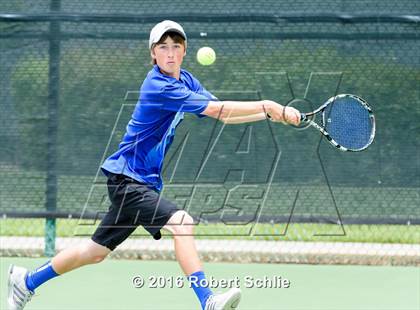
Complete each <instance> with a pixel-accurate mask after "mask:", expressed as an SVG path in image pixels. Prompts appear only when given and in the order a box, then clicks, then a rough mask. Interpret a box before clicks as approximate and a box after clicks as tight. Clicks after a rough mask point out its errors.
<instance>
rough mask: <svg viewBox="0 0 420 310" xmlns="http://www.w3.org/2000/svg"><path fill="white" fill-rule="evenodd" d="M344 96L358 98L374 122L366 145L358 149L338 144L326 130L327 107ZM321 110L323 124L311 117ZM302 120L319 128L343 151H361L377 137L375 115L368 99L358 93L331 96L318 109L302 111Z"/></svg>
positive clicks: (329, 140) (330, 141)
mask: <svg viewBox="0 0 420 310" xmlns="http://www.w3.org/2000/svg"><path fill="white" fill-rule="evenodd" d="M344 97H351V98H353V99H356V100H357V101H358V102H359V103H360V104H361V105H362V106H363V107H364V108H365V109H366V110H367V111H368V113H369V119H370V121H371V123H372V131H371V133H370V137H369V140H368V143H366V145H364V146H363V147H361V148H358V149H349V148H346V147H344V146H342V145H340V144H338V143H337V142H336V141H335V140H334V139H333V138H332V137H331V136H330V134H329V133H328V132H327V131H326V130H325V124H326V121H327V118H328V117H327V116H326V115H325V109H326V108H327V106H328V105H330V104H333V103H334V101H335V100H337V99H340V98H344ZM319 112H322V126H320V125H319V124H317V123H315V122H314V121H313V120H312V119H310V118H309V117H310V116H315V115H316V114H318V113H319ZM300 120H301V122H305V123H307V124H308V125H310V126H312V127H314V128H316V129H318V130H319V131H320V132H321V134H322V135H323V136H324V137H325V138H326V139H327V140H328V142H329V143H331V144H332V145H333V146H334V147H336V148H337V149H339V150H340V151H343V152H360V151H363V150H365V149H366V148H367V147H369V145H371V144H372V142H373V140H374V138H375V133H376V127H375V116H374V115H373V112H372V109H371V107H370V106H369V104H368V103H367V102H366V100H364V99H362V98H360V97H358V96H356V95H352V94H340V95H336V96H334V97H331V98H330V99H328V100H327V101H326V102H325V103H324V104H323V105H321V106H320V107H319V108H318V109H316V110H314V111H312V112H308V113H301V115H300Z"/></svg>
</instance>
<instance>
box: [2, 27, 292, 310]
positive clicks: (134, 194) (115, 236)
mask: <svg viewBox="0 0 420 310" xmlns="http://www.w3.org/2000/svg"><path fill="white" fill-rule="evenodd" d="M149 49H150V54H151V57H152V62H153V68H152V69H151V70H150V72H149V73H148V74H147V76H146V79H145V80H144V82H143V85H142V86H141V91H140V98H139V101H138V103H137V105H136V107H135V109H134V112H133V114H132V117H131V120H130V121H129V123H128V125H127V128H126V133H125V135H124V137H123V140H122V142H121V143H120V145H119V148H118V150H117V151H116V152H115V153H114V154H113V155H111V156H110V157H109V158H108V159H107V160H106V161H105V162H104V163H103V165H102V171H103V172H104V174H105V175H106V176H107V177H108V181H107V185H108V194H109V197H110V200H111V202H112V205H111V206H110V208H109V210H108V212H107V214H106V215H105V217H104V218H103V220H102V221H101V223H100V225H99V226H98V228H97V230H96V231H95V232H94V234H93V236H92V238H91V240H89V241H88V242H86V243H84V244H80V245H78V246H75V247H72V248H68V249H65V250H63V251H61V252H59V253H58V254H57V255H56V256H55V257H54V258H52V260H51V261H48V262H47V263H45V264H44V265H42V266H41V267H39V268H37V269H35V270H33V271H32V272H29V271H28V270H27V269H25V268H22V267H17V266H13V265H11V266H10V269H9V279H8V286H9V294H8V304H9V308H10V309H23V308H24V307H25V304H26V303H27V302H28V301H29V300H30V299H31V297H32V296H33V294H34V292H35V290H36V288H37V287H39V286H40V285H41V284H43V283H45V282H46V281H48V280H50V279H52V278H54V277H56V276H58V275H62V274H64V273H66V272H69V271H71V270H74V269H76V268H78V267H81V266H83V265H87V264H93V263H99V262H101V261H103V260H104V259H105V257H106V256H107V255H108V254H109V253H110V252H111V251H113V250H114V249H115V248H116V247H117V246H118V245H119V244H121V243H122V242H123V241H124V240H125V239H127V238H128V237H129V236H130V235H131V233H133V232H134V230H135V229H136V228H137V227H138V226H140V225H141V226H143V227H144V228H145V229H146V230H147V231H148V232H149V233H150V235H151V236H152V237H153V238H154V239H160V238H161V233H160V231H161V229H165V230H167V231H169V232H170V233H171V234H172V236H173V239H174V243H175V254H176V258H177V260H178V262H179V264H180V266H181V268H182V270H183V272H184V273H185V275H186V276H187V278H188V280H189V281H190V283H191V286H192V288H193V290H194V292H195V294H196V295H197V297H198V299H199V302H200V305H201V308H202V309H205V310H221V309H235V308H237V306H238V304H239V301H240V298H241V291H240V289H239V288H231V289H230V290H228V291H226V292H225V293H220V294H214V293H213V292H212V291H211V289H210V288H209V287H206V286H205V285H202V284H203V283H205V280H204V279H206V277H205V274H204V271H203V266H202V264H201V262H200V259H199V256H198V253H197V250H196V247H195V244H194V237H193V233H194V231H193V228H194V220H193V218H192V217H191V216H190V215H189V214H188V213H187V212H185V211H183V210H180V209H178V208H177V206H176V205H175V204H174V203H172V202H170V201H168V200H166V199H164V198H162V197H161V196H160V194H159V193H160V191H161V190H162V186H163V184H162V176H161V169H162V165H163V161H164V157H165V154H166V153H167V151H168V149H169V147H170V145H171V143H172V140H173V138H174V134H175V129H176V127H177V126H178V125H179V123H180V122H181V121H182V119H183V117H184V114H185V113H192V114H195V115H197V116H198V117H199V118H201V117H206V116H207V117H212V118H215V119H218V120H219V121H222V122H224V123H227V124H235V123H246V122H255V121H260V120H264V119H266V118H267V117H268V116H267V114H269V115H270V119H271V120H272V121H276V122H284V123H290V124H294V125H297V124H299V122H300V114H299V111H297V110H296V109H294V108H291V107H283V106H282V105H280V104H277V103H276V102H273V101H268V100H263V101H254V102H240V101H219V100H218V99H217V98H216V97H215V96H213V95H212V94H211V93H210V92H208V91H207V90H206V89H205V88H204V87H203V86H202V85H201V84H200V82H199V81H198V80H197V79H196V78H194V76H193V75H192V74H191V73H189V72H188V71H186V70H183V69H181V65H182V61H183V59H184V56H185V55H186V50H187V36H186V34H185V32H184V29H183V28H182V27H181V25H179V24H178V23H176V22H173V21H169V20H165V21H163V22H161V23H158V24H157V25H155V26H154V28H153V29H152V30H151V32H150V40H149Z"/></svg>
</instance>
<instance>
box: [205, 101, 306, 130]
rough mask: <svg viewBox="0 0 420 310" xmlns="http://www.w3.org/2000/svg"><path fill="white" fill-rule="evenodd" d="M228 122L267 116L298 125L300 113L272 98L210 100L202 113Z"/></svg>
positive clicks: (245, 120) (254, 119) (273, 119)
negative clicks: (259, 99) (257, 99)
mask: <svg viewBox="0 0 420 310" xmlns="http://www.w3.org/2000/svg"><path fill="white" fill-rule="evenodd" d="M201 114H204V115H207V116H209V117H212V118H216V119H218V120H220V121H222V122H225V123H227V124H239V123H245V122H254V121H259V120H263V119H265V118H267V115H269V117H270V120H272V121H275V122H285V123H290V124H294V125H298V124H299V122H300V113H299V111H298V110H296V109H294V108H292V107H284V106H282V105H281V104H278V103H276V102H274V101H271V100H261V101H210V102H209V103H208V105H207V108H206V109H205V110H204V111H203V112H202V113H201Z"/></svg>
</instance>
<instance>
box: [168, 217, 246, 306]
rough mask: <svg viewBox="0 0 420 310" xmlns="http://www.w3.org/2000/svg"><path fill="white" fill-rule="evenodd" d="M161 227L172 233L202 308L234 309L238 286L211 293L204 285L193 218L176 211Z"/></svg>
mask: <svg viewBox="0 0 420 310" xmlns="http://www.w3.org/2000/svg"><path fill="white" fill-rule="evenodd" d="M163 228H164V229H165V230H167V231H169V232H171V234H172V235H173V238H174V245H175V255H176V258H177V260H178V263H179V264H180V266H181V268H182V270H183V271H184V273H185V275H187V277H188V279H189V281H190V282H191V286H192V288H193V289H194V292H195V293H196V295H197V297H198V299H199V301H200V303H201V307H202V309H214V310H222V309H235V308H236V307H237V306H238V304H239V301H240V298H241V291H240V290H239V289H238V288H231V289H230V290H229V291H227V292H226V293H223V294H213V292H212V291H211V290H210V288H209V287H208V286H206V285H205V283H206V281H205V280H206V276H205V274H204V271H203V268H202V264H201V261H200V258H199V256H198V252H197V249H196V246H195V241H194V220H193V218H192V217H191V216H190V215H189V214H188V213H186V212H185V211H178V212H176V213H174V214H173V215H172V216H171V218H170V219H169V221H168V222H167V224H166V225H165V226H164V227H163Z"/></svg>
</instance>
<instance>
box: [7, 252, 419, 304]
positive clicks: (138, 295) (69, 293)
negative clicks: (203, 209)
mask: <svg viewBox="0 0 420 310" xmlns="http://www.w3.org/2000/svg"><path fill="white" fill-rule="evenodd" d="M0 261H1V283H5V281H6V273H7V268H8V265H9V264H10V263H12V262H13V263H14V264H19V265H22V266H26V267H29V268H33V267H36V266H38V265H39V264H41V263H42V262H44V259H43V258H39V259H30V258H1V260H0ZM206 270H207V273H208V274H209V275H210V274H211V275H213V276H214V277H215V278H218V279H231V278H235V277H239V280H240V284H241V288H242V289H243V300H242V302H241V309H267V310H268V309H273V310H274V309H276V310H277V309H334V310H347V309H363V310H366V309H378V310H387V309H389V310H397V309H401V310H403V309H404V310H408V309H413V310H417V309H419V307H420V268H415V267H385V266H382V267H367V266H317V265H282V264H280V265H273V264H258V265H255V264H227V263H209V264H206ZM180 274H181V272H180V270H179V267H178V265H177V263H175V262H168V261H134V260H112V259H110V260H107V261H105V262H103V263H101V264H98V265H94V266H87V267H85V268H83V269H79V270H77V271H75V272H72V273H69V274H67V275H64V276H62V277H58V278H57V279H54V280H53V281H54V282H55V283H54V285H46V286H44V287H42V288H40V289H39V290H38V292H37V295H36V296H35V297H33V300H32V301H31V303H29V304H28V306H27V308H26V309H39V310H41V309H43V310H44V309H69V310H70V309H184V310H186V309H197V307H198V305H197V301H196V299H195V296H193V294H191V292H190V289H189V288H188V287H183V288H177V287H174V288H146V287H143V288H134V286H133V284H132V278H133V277H134V276H142V277H143V278H144V279H146V280H147V279H149V277H151V276H155V277H164V278H170V277H173V278H176V277H178V276H180ZM247 276H249V277H252V278H253V279H264V277H267V278H272V277H273V276H279V277H282V278H283V279H288V280H289V281H290V287H289V288H245V285H248V283H251V282H245V280H246V278H245V277H247ZM146 282H147V281H146ZM253 283H254V284H255V285H257V284H258V283H257V282H255V281H253ZM149 284H150V283H149ZM273 285H274V284H273ZM145 286H148V283H145ZM248 286H250V284H249V285H248ZM277 286H280V285H277ZM216 290H217V289H216ZM5 294H6V286H5V285H2V286H1V296H2V298H1V305H0V306H1V308H2V309H5V306H6V304H5V302H6V300H5V299H6V298H5Z"/></svg>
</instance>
